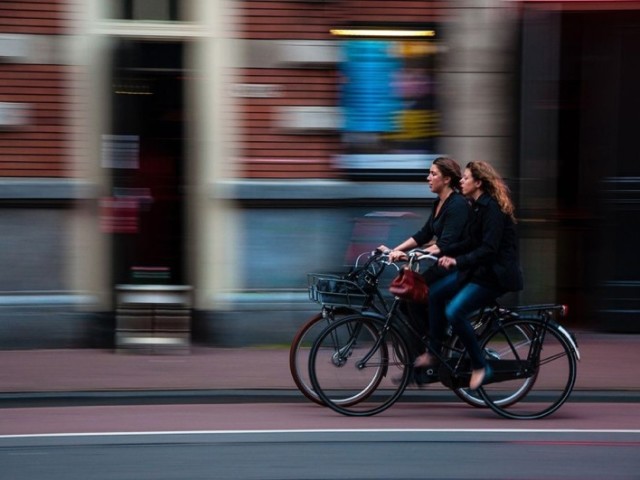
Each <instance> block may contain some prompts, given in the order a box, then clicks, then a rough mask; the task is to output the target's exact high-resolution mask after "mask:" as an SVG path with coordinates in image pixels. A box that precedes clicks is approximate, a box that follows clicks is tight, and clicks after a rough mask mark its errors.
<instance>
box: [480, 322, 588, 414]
mask: <svg viewBox="0 0 640 480" xmlns="http://www.w3.org/2000/svg"><path fill="white" fill-rule="evenodd" d="M540 344H542V348H541V349H539V350H538V353H537V354H536V349H537V348H538V347H539V346H540ZM483 348H484V349H485V351H487V350H490V351H492V352H494V355H493V358H490V359H489V363H490V364H491V366H492V368H493V371H494V374H493V379H492V380H491V381H490V383H488V384H486V385H484V386H483V387H482V388H480V389H479V393H480V395H481V397H482V398H483V399H484V401H485V402H486V403H487V405H488V406H489V408H491V409H492V410H493V411H494V412H496V413H497V414H499V415H501V416H503V417H506V418H511V419H523V420H529V419H538V418H543V417H546V416H548V415H550V414H552V413H553V412H555V411H556V410H557V409H558V408H560V407H561V406H562V404H563V403H564V402H565V401H566V400H567V398H568V397H569V395H570V394H571V391H572V390H573V386H574V384H575V381H576V370H577V366H576V364H577V360H576V355H575V352H574V350H573V347H572V346H571V344H570V343H569V341H568V340H567V338H566V336H565V335H563V333H562V332H560V330H559V329H558V328H557V327H556V326H555V324H553V323H545V322H544V321H543V320H542V319H539V318H529V319H516V320H510V321H507V322H505V323H504V324H503V325H502V326H501V327H500V328H499V329H497V330H496V331H494V332H493V333H492V334H491V335H490V336H489V337H487V339H486V340H485V342H484V343H483ZM532 379H533V382H532V383H531V380H532ZM527 382H529V385H528V387H527V388H526V391H525V395H519V397H517V398H515V399H514V400H515V401H506V402H505V401H504V399H505V398H508V396H509V395H512V392H513V391H516V390H517V388H518V386H521V387H522V386H523V385H525V384H527Z"/></svg>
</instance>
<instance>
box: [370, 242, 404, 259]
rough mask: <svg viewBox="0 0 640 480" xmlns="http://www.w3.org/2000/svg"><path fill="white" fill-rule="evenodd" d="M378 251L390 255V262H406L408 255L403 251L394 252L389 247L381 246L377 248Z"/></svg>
mask: <svg viewBox="0 0 640 480" xmlns="http://www.w3.org/2000/svg"><path fill="white" fill-rule="evenodd" d="M377 250H378V251H380V252H383V253H384V254H386V255H388V256H389V261H390V262H397V261H398V260H406V259H407V254H406V253H404V252H403V251H402V250H392V249H390V248H389V247H387V246H386V245H380V246H379V247H378V248H377Z"/></svg>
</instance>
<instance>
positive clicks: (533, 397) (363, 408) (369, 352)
mask: <svg viewBox="0 0 640 480" xmlns="http://www.w3.org/2000/svg"><path fill="white" fill-rule="evenodd" d="M411 255H420V253H415V252H412V253H411ZM399 305H400V300H399V299H398V298H395V299H394V300H393V302H392V304H391V306H390V307H389V309H388V311H387V312H386V313H381V312H368V311H363V312H360V313H355V314H353V315H348V316H346V317H344V318H341V319H338V320H335V321H333V322H331V324H330V325H328V326H327V327H326V328H325V329H324V330H323V332H322V333H321V334H320V335H319V336H318V337H317V339H316V341H315V342H314V343H313V345H312V347H311V351H310V352H309V364H308V369H309V377H310V381H311V386H312V388H313V391H314V392H315V393H316V394H317V395H318V398H319V399H320V401H321V402H322V403H323V404H325V405H327V406H329V407H330V408H332V409H333V410H335V411H336V412H339V413H342V414H345V415H356V416H364V415H374V414H377V413H380V412H382V411H384V410H386V409H387V408H389V407H390V406H391V405H393V404H394V403H395V402H396V401H397V400H398V399H399V398H400V397H401V396H402V394H403V392H404V391H405V389H406V387H407V385H408V384H409V382H410V380H412V379H413V378H414V372H413V370H414V369H413V360H414V358H415V355H416V350H415V348H414V347H413V345H414V344H415V343H416V342H420V343H421V344H422V345H423V346H424V347H423V348H424V349H427V350H429V351H430V352H431V354H432V355H434V356H435V357H437V358H438V360H439V368H438V369H437V372H436V375H435V377H434V380H433V381H439V382H441V383H443V384H444V385H445V386H447V387H448V388H450V389H452V390H454V392H456V393H457V394H458V396H460V397H461V398H463V400H465V401H467V398H469V397H471V398H474V399H476V400H477V399H480V400H481V401H482V403H479V402H478V401H474V402H473V403H471V402H469V403H471V404H475V405H477V406H481V405H487V406H488V407H489V408H491V409H492V410H493V411H495V412H496V413H498V414H499V415H501V416H504V417H507V418H513V419H536V418H542V417H546V416H547V415H550V414H552V413H553V412H555V411H556V410H557V409H558V408H560V407H561V406H562V404H563V403H564V402H565V401H566V400H567V398H568V397H569V395H570V394H571V391H572V390H573V386H574V384H575V380H576V370H577V362H578V360H579V359H580V354H579V351H578V346H577V343H576V341H575V338H574V337H573V336H572V335H571V334H570V333H569V332H568V331H567V330H566V329H565V328H564V327H562V326H561V325H560V324H559V323H558V322H559V320H560V319H561V318H562V317H563V316H564V315H565V314H566V307H565V306H563V305H546V304H545V305H530V306H520V307H513V308H507V307H504V306H501V305H499V304H497V303H496V304H495V305H492V306H491V307H488V308H486V309H483V310H482V311H481V312H479V313H478V314H477V319H476V321H475V322H474V328H476V331H477V332H478V335H479V341H480V345H481V347H482V349H483V351H484V354H485V356H486V359H487V361H488V363H489V364H490V366H491V367H492V370H493V376H492V378H491V379H490V381H489V382H488V383H486V384H485V385H483V386H482V387H481V388H479V389H478V390H477V391H475V392H470V391H469V390H468V385H469V379H470V376H471V366H470V362H469V359H468V355H467V353H466V351H465V349H464V347H463V346H462V345H461V343H460V342H459V341H457V339H456V338H455V337H451V339H450V341H448V342H446V344H445V345H444V348H443V352H442V353H440V352H435V351H432V350H431V349H430V348H429V345H428V341H427V340H428V339H427V337H426V335H425V334H424V332H419V331H417V330H416V329H415V328H414V326H413V325H412V324H411V322H410V321H407V319H406V318H405V316H404V315H402V314H400V313H399V308H398V307H399ZM362 392H367V393H366V396H364V398H362V397H363V396H362ZM358 395H360V398H359V400H358V401H355V402H352V401H347V399H353V398H354V397H356V396H358Z"/></svg>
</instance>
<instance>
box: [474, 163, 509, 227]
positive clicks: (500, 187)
mask: <svg viewBox="0 0 640 480" xmlns="http://www.w3.org/2000/svg"><path fill="white" fill-rule="evenodd" d="M467 168H468V169H469V171H470V172H471V175H472V176H473V178H474V179H476V180H479V181H481V182H482V189H483V190H484V191H485V192H487V193H488V194H489V195H491V196H492V197H493V198H494V200H495V201H496V202H498V205H499V206H500V210H502V213H504V214H505V215H509V217H511V220H513V222H514V223H515V222H516V217H515V206H514V205H513V202H512V201H511V191H510V190H509V187H508V186H507V184H506V183H505V182H504V180H503V179H502V177H501V176H500V175H499V174H498V172H497V171H496V169H495V168H493V167H492V166H491V165H489V164H488V163H487V162H482V161H478V162H469V163H468V164H467Z"/></svg>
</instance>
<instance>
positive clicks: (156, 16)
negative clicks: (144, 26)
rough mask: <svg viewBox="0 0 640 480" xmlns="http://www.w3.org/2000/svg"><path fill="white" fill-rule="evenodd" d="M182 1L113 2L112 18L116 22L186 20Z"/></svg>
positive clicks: (120, 0) (132, 0)
mask: <svg viewBox="0 0 640 480" xmlns="http://www.w3.org/2000/svg"><path fill="white" fill-rule="evenodd" d="M183 3H184V2H183V1H181V0H112V2H111V12H110V17H111V18H113V19H116V20H156V21H181V20H184V18H182V17H183V15H184V14H183V11H182V10H183V9H184V6H183V5H182V4H183Z"/></svg>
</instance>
